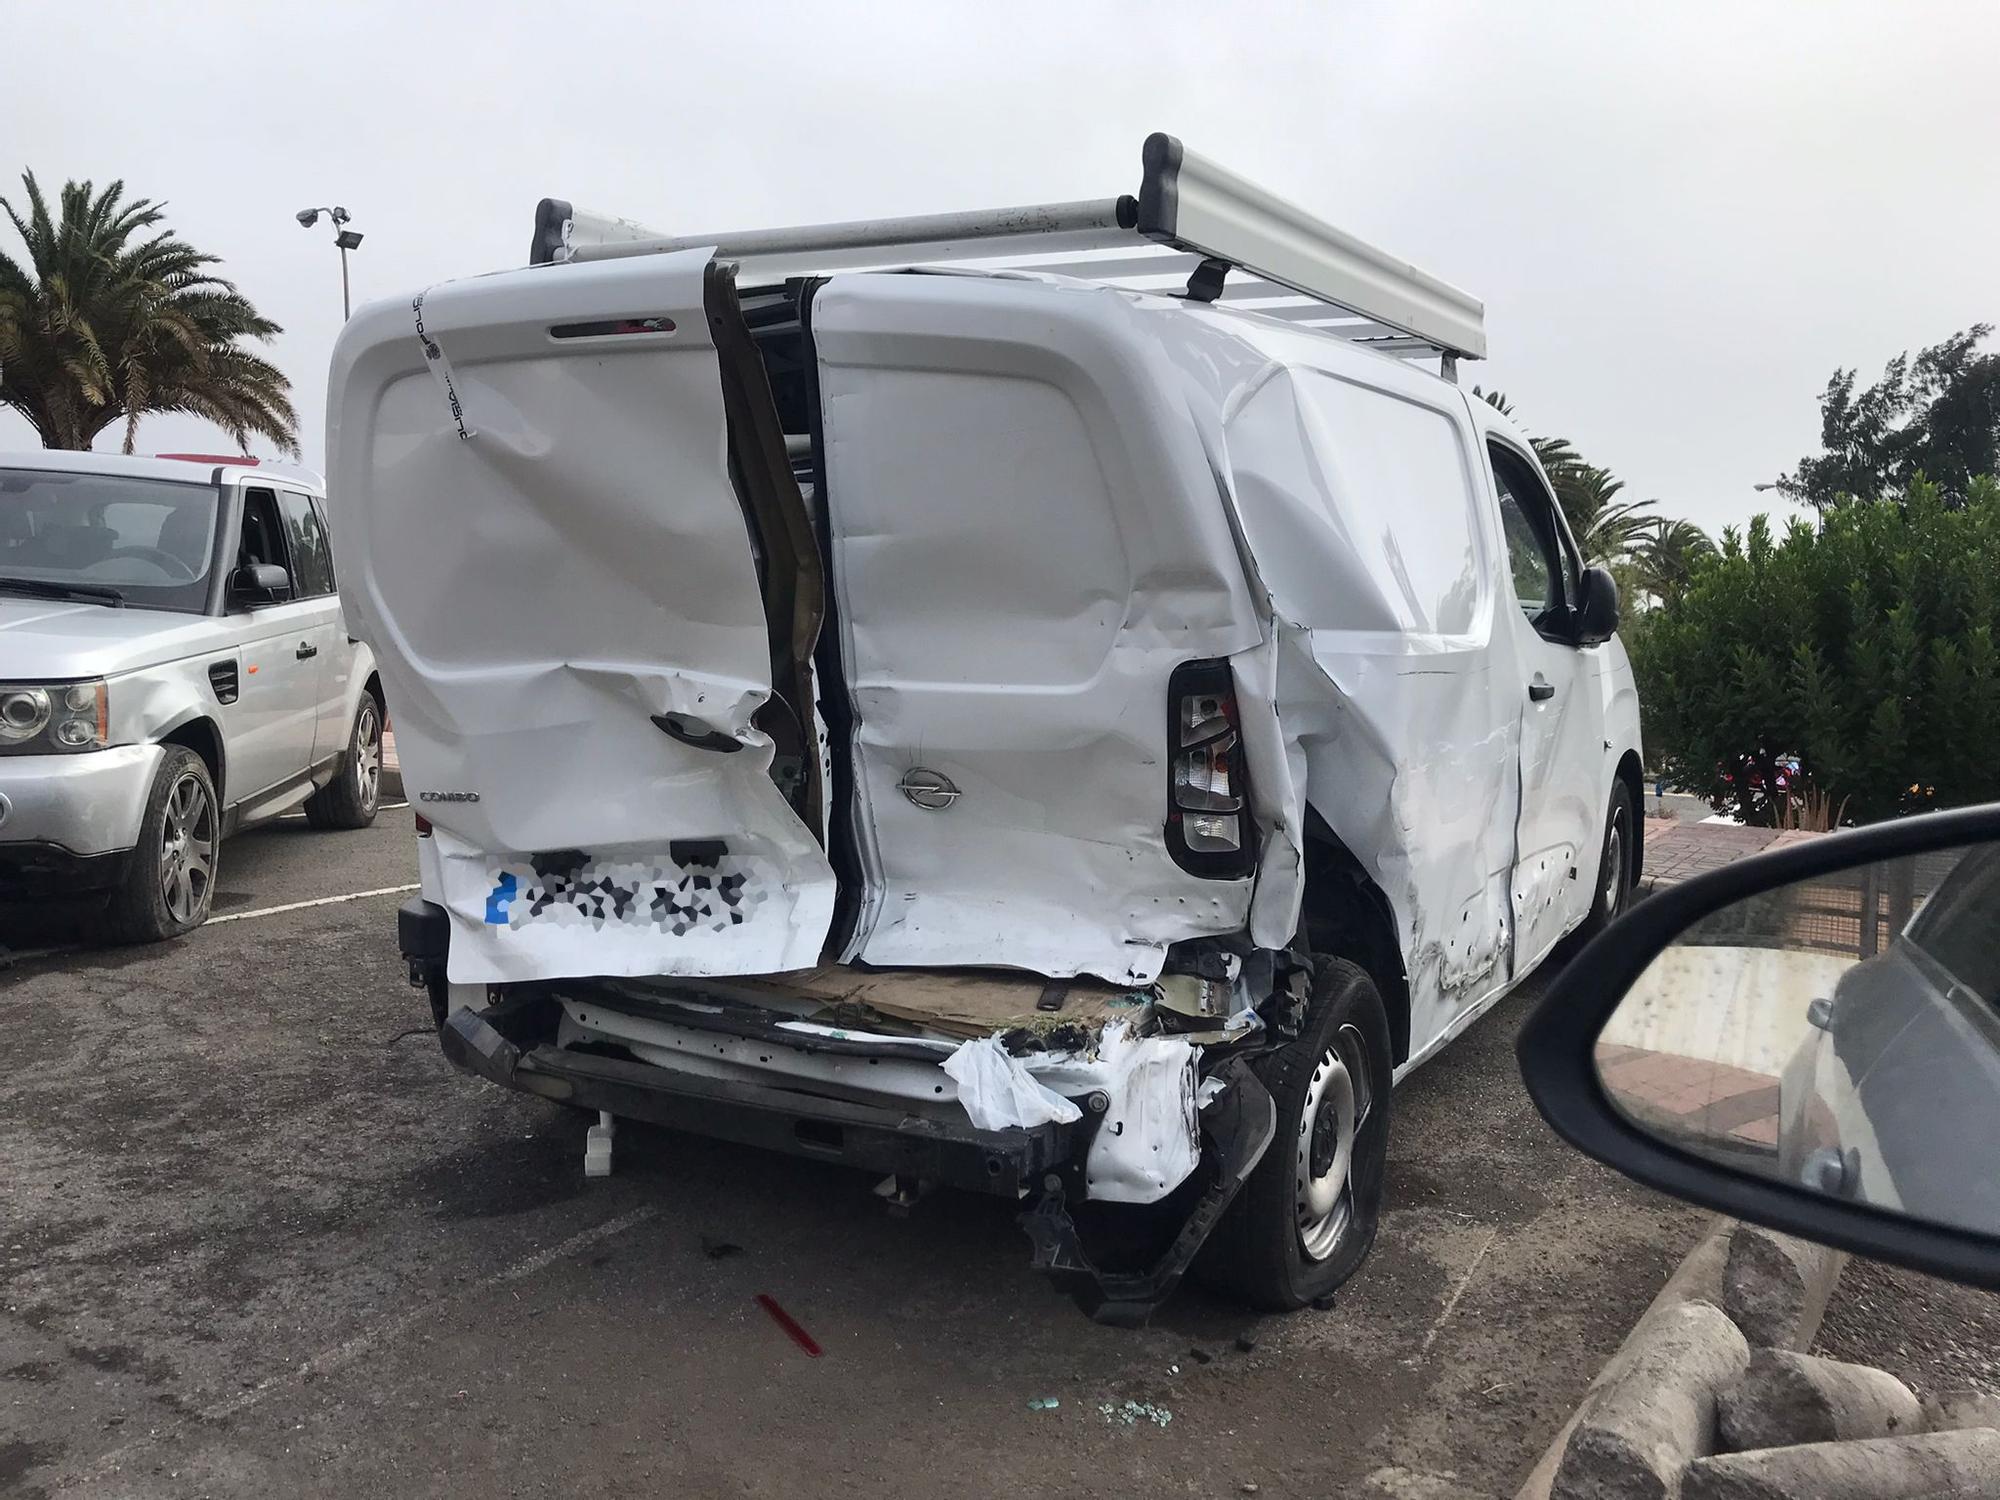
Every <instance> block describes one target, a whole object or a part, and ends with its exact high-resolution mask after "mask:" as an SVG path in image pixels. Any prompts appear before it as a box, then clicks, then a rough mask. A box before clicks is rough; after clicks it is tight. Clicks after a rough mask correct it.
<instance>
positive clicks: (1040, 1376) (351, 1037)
mask: <svg viewBox="0 0 2000 1500" xmlns="http://www.w3.org/2000/svg"><path fill="white" fill-rule="evenodd" d="M407 816H408V815H407V813H399V812H391V813H387V814H385V816H384V818H383V819H382V822H381V823H380V825H378V827H377V828H375V829H373V830H369V831H367V832H365V833H359V834H313V833H310V832H308V831H306V830H305V829H304V828H303V827H302V826H301V825H298V824H284V825H279V826H278V827H276V828H273V829H269V830H265V831H260V832H257V833H254V834H250V835H246V836H245V837H244V838H242V839H239V840H236V841H234V842H233V843H232V844H230V845H229V846H227V848H226V849H225V862H224V867H223V869H224V873H223V877H222V882H221V884H222V887H223V890H222V893H221V894H222V896H223V898H224V899H223V900H222V901H221V902H219V903H218V904H219V907H220V909H221V911H222V913H223V914H224V915H232V916H235V915H241V916H242V917H243V918H244V919H243V920H238V921H234V922H228V923H216V924H212V925H211V926H209V927H208V928H206V929H204V930H203V931H201V932H199V933H196V934H194V935H193V936H191V937H190V938H188V939H186V940H184V941H182V942H180V943H176V944H172V945H168V946H165V947H161V948H156V949H134V950H123V951H114V952H89V951H82V952H69V953H59V954H56V955H53V956H49V957H45V958H40V959H31V960H26V961H21V962H17V963H14V964H13V965H12V966H11V967H6V968H0V1027H4V1029H5V1034H6V1035H7V1037H8V1039H9V1043H10V1046H9V1059H10V1063H11V1066H10V1067H9V1068H8V1070H7V1072H6V1073H5V1075H4V1076H0V1205H4V1207H3V1208H0V1493H11V1494H18V1495H23V1496H36V1495H50V1494H90V1495H106V1496H119V1497H125V1496H134V1497H151V1496H195V1495H213V1496H239V1495H240V1496H263V1495H269V1494H286V1495H328V1496H331V1495H342V1496H350V1495H354V1494H360V1493H366V1494H370V1495H373V1496H377V1497H389V1496H401V1495H443V1496H467V1497H472V1496H477V1497H481V1500H484V1497H488V1496H495V1495H553V1494H571V1493H579V1492H581V1493H588V1494H591V1495H593V1496H618V1495H640V1494H645V1495H653V1494H657V1493H660V1492H662V1491H663V1490H667V1489H669V1488H671V1489H674V1490H677V1491H679V1492H682V1493H692V1494H701V1495H711V1494H714V1495H735V1496H766V1495H769V1496H781V1495H782V1496H791V1495H796V1494H799V1493H823V1494H848V1493H853V1494H866V1495H870V1496H901V1495H912V1496H916V1495H921V1496H926V1497H928V1496H934V1495H936V1494H939V1493H951V1494H954V1495H960V1496H977V1495H987V1494H1020V1493H1030V1492H1032V1493H1035V1494H1037V1495H1048V1496H1053V1495H1079V1496H1094V1495H1103V1496H1113V1495H1128V1494H1132V1493H1138V1492H1146V1493H1156V1494H1160V1495H1224V1494H1237V1493H1241V1492H1242V1490H1241V1486H1243V1485H1245V1484H1256V1485H1258V1486H1259V1493H1261V1494H1264V1495H1268V1496H1306V1495H1313V1496H1326V1495H1335V1496H1348V1495H1352V1496H1361V1497H1373V1496H1387V1497H1407V1496H1418V1497H1422V1500H1459V1497H1476V1496H1481V1495H1485V1496H1497V1495H1504V1494H1507V1493H1509V1492H1511V1490H1512V1488H1513V1487H1514V1485H1515V1484H1516V1483H1517V1482H1518V1481H1519V1479H1520V1478H1521V1476H1522V1475H1523V1474H1524V1472H1525V1471H1526V1469H1527V1468H1528V1467H1529V1465H1530V1464H1532V1462H1533V1461H1534V1459H1535V1457H1536V1456H1537V1454H1538V1453H1539V1451H1540V1449H1541V1448H1542V1446H1543V1445H1544V1444H1545V1443H1546V1442H1547V1441H1548V1439H1549V1437H1550V1436H1551V1435H1552V1434H1553V1433H1554V1432H1555V1430H1556V1429H1557V1428H1558V1427H1559V1426H1560V1424H1561V1423H1562V1422H1563V1420H1564V1419H1565V1418H1566V1417H1567V1415H1568V1413H1569V1411H1570V1409H1571V1407H1572V1406H1573V1405H1574V1403H1575V1401H1576V1399H1577V1398H1578V1396H1579V1395H1580V1394H1581V1393H1582V1391H1583V1388H1584V1386H1585V1385H1586V1384H1587V1383H1588V1382H1589V1380H1590V1379H1591V1377H1592V1376H1593V1375H1594V1374H1595V1373H1596V1371H1597V1369H1598V1367H1599V1365H1600V1364H1601V1363H1602V1361H1603V1359H1604V1358H1605V1357H1606V1355H1608V1354H1609V1353H1610V1351H1611V1350H1612V1349H1613V1348H1615V1347H1616V1346H1617V1344H1618V1343H1619V1341H1620V1340H1621V1339H1622V1338H1623V1337H1624V1335H1625V1333H1626V1331H1627V1329H1628V1328H1629V1327H1630V1325H1631V1322H1632V1320H1633V1319H1634V1317H1635V1316H1636V1315H1637V1314H1638V1312H1639V1311H1640V1310H1641V1309H1642V1308H1643V1307H1644V1306H1645V1305H1646V1303H1647V1301H1648V1300H1649V1299H1650V1298H1651V1297H1652V1295H1653V1294H1654V1292H1655V1291H1656V1290H1657V1289H1658V1287H1659V1285H1660V1282H1661V1281H1662V1279H1663V1278H1664V1277H1665V1276H1666V1274H1667V1273H1668V1271H1669V1270H1670V1269H1671V1268H1672V1266H1673V1265H1674V1264H1675V1262H1676V1261H1677V1260H1678V1259H1679V1257H1680V1256H1681V1254H1682V1253H1683V1252H1684V1251H1685V1250H1686V1249H1687V1247H1688V1246H1689V1245H1690V1244H1691V1243H1692V1242H1693V1240H1694V1239H1695V1237H1696V1235H1697V1233H1698V1231H1699V1228H1700V1226H1701V1224H1702V1222H1703V1219H1704V1216H1703V1215H1702V1214H1700V1213H1698V1212H1696V1211H1694V1210H1691V1209H1687V1208H1684V1207H1681V1206H1679V1205H1676V1204H1674V1203H1671V1202H1669V1201H1667V1200H1665V1199H1663V1198H1660V1197H1658V1196H1656V1195H1654V1194H1652V1193H1649V1192H1646V1191H1644V1190H1642V1189H1639V1188H1637V1187H1634V1186H1632V1185H1630V1184H1627V1183H1625V1182H1624V1181H1622V1180H1621V1179H1618V1178H1616V1177H1614V1176H1613V1175H1612V1174H1610V1173H1609V1172H1607V1171H1604V1170H1602V1169H1600V1168H1598V1167H1596V1166H1595V1165H1593V1164H1591V1163H1589V1162H1587V1161H1585V1160H1583V1159H1582V1158H1581V1157H1579V1156H1577V1155H1576V1154H1574V1153H1573V1152H1571V1151H1570V1150H1569V1149H1568V1148H1566V1147H1564V1146H1563V1145H1561V1143H1559V1142H1558V1141H1557V1140H1556V1139H1555V1138H1554V1137H1553V1136H1552V1135H1551V1134H1550V1133H1549V1132H1548V1131H1547V1129H1546V1128H1545V1127H1544V1126H1543V1125H1542V1124H1541V1122H1540V1120H1539V1118H1538V1117H1537V1116H1536V1115H1535V1114H1534V1112H1533V1109H1532V1107H1531V1106H1530V1105H1529V1104H1528V1102H1527V1100H1526V1098H1525V1096H1524V1095H1523V1094H1522V1091H1521V1088H1520V1085H1519V1081H1518V1077H1517V1075H1516V1073H1515V1070H1514V1065H1513V1059H1512V1054H1511V1047H1512V1042H1513V1037H1514V1034H1515V1031H1516V1029H1517V1027H1518V1024H1519V1020H1520V1017H1521V1016H1522V1014H1523V1013H1524V1011H1525V1009H1526V1006H1527V1003H1528V1000H1529V999H1530V998H1531V996H1532V994H1533V992H1534V991H1535V989H1536V986H1535V985H1534V984H1533V983H1532V982H1531V983H1530V985H1529V986H1527V987H1526V991H1527V992H1526V993H1524V994H1523V995H1521V996H1517V997H1515V998H1514V999H1511V1000H1510V1001H1508V1002H1507V1003H1506V1004H1504V1005H1503V1006H1502V1007H1501V1008H1500V1009H1498V1010H1497V1011H1496V1012H1494V1014H1493V1015H1491V1016H1490V1017H1488V1018H1487V1019H1486V1020H1484V1021H1483V1022H1482V1023H1481V1024H1479V1025H1478V1026H1476V1027H1475V1028H1473V1030H1472V1031H1471V1032H1470V1033H1469V1034H1468V1035H1466V1036H1465V1037H1464V1038H1462V1039H1461V1040H1460V1041H1459V1042H1457V1043H1456V1044H1454V1045H1453V1046H1452V1047H1451V1048H1450V1049H1449V1050H1448V1051H1447V1052H1446V1053H1445V1054H1444V1055H1443V1056H1441V1057H1440V1058H1439V1059H1438V1060H1437V1061H1435V1062H1433V1063H1432V1064H1431V1065H1429V1066H1428V1067H1426V1068H1425V1069H1424V1070H1422V1071H1421V1072H1420V1073H1418V1074H1417V1075H1416V1076H1415V1077H1414V1078H1412V1079H1411V1080H1410V1081H1409V1082H1408V1083H1406V1085H1405V1086H1404V1087H1403V1088H1402V1089H1401V1090H1399V1091H1398V1093H1397V1096H1396V1100H1395V1109H1396V1120H1395V1125H1394V1130H1393V1134H1392V1143H1391V1153H1392V1162H1391V1168H1390V1202H1389V1207H1388V1209H1387V1212H1386V1214H1385V1218H1384V1223H1383V1229H1382V1234H1381V1238H1380V1240H1379V1241H1378V1244H1377V1247H1376V1250H1375V1254H1374V1256H1373V1257H1372V1259H1371V1260H1370V1261H1369V1263H1368V1264H1367V1265H1366V1266H1365V1267H1364V1268H1363V1270H1362V1272H1361V1273H1360V1274H1359V1275H1358V1276H1357V1277H1356V1278H1355V1279H1354V1280H1353V1281H1352V1282H1350V1283H1349V1285H1348V1286H1347V1287H1346V1288H1345V1289H1344V1290H1343V1291H1342V1292H1341V1293H1340V1295H1339V1296H1338V1298H1337V1299H1336V1301H1335V1304H1334V1305H1333V1306H1332V1307H1331V1308H1330V1309H1324V1310H1314V1311H1308V1312H1305V1313H1301V1314H1298V1315H1295V1316H1292V1317H1288V1318H1276V1319H1265V1320H1261V1321H1259V1320H1255V1319H1252V1318H1251V1317H1249V1316H1247V1315H1246V1314H1245V1313H1243V1312H1242V1311H1241V1310H1240V1309H1237V1308H1235V1307H1232V1306H1230V1305H1228V1304H1226V1303H1223V1302H1220V1301H1217V1300H1215V1299H1213V1298H1210V1297H1208V1296H1207V1295H1205V1294H1204V1293H1202V1292H1201V1291H1199V1290H1198V1289H1191V1290H1188V1291H1186V1292H1184V1293H1183V1294H1181V1295H1180V1296H1179V1297H1177V1298H1176V1299H1175V1300H1174V1301H1173V1302H1172V1303H1171V1304H1170V1305H1169V1306H1168V1307H1167V1308H1166V1309H1165V1310H1164V1311H1163V1312H1162V1314H1161V1315H1160V1316H1159V1317H1158V1318H1157V1319H1156V1320H1155V1322H1154V1324H1153V1326H1152V1327H1150V1328H1148V1329H1145V1330H1141V1331H1138V1332H1129V1331H1119V1330H1111V1329H1103V1328H1098V1327H1095V1326H1093V1325H1092V1324H1090V1323H1089V1322H1087V1321H1086V1320H1084V1319H1083V1318H1082V1317H1081V1316H1080V1315H1079V1314H1078V1313H1076V1311H1075V1310H1074V1309H1073V1308H1072V1307H1071V1306H1070V1305H1069V1304H1068V1303H1067V1302H1066V1301H1064V1300H1062V1299H1060V1298H1059V1297H1057V1296H1056V1295H1055V1294H1053V1293H1052V1292H1051V1291H1050V1289H1049V1288H1048V1287H1047V1286H1046V1285H1045V1284H1044V1283H1043V1282H1041V1281H1040V1280H1039V1279H1038V1278H1036V1277H1035V1276H1033V1275H1032V1274H1031V1273H1030V1272H1029V1271H1028V1270H1027V1268H1026V1262H1027V1246H1026V1241H1025V1240H1024V1238H1023V1237H1022V1236H1021V1235H1020V1233H1019V1231H1018V1230H1017V1229H1016V1228H1015V1226H1014V1224H1013V1222H1012V1214H1011V1211H1010V1209H1009V1207H1008V1206H1007V1205H1005V1204H1002V1203H999V1202H996V1201H992V1200H986V1199H980V1198H974V1197H967V1196H960V1195H955V1194H948V1193H940V1194H938V1195H935V1196H934V1197H932V1198H930V1199H928V1200H926V1201H925V1202H924V1203H923V1204H922V1205H921V1206H920V1207H919V1208H918V1210H917V1211H916V1213H915V1214H914V1215H913V1216H912V1217H911V1218H909V1219H908V1220H900V1221H899V1220H895V1219H891V1218H889V1217H888V1216H886V1215H885V1214H884V1213H883V1212H882V1209H881V1207H880V1205H879V1203H877V1202H876V1201H875V1200H874V1199H873V1198H872V1197H871V1195H870V1194H869V1192H868V1188H869V1183H868V1182H866V1181H865V1180H862V1179H861V1178H860V1177H859V1176H858V1175H857V1174H854V1173H851V1172H846V1171H842V1170H838V1169H832V1168H828V1167H825V1166H822V1165H818V1164H814V1163H807V1162H801V1161H793V1160H790V1159H786V1158H778V1157H772V1156H767V1155H763V1154H760V1153H757V1152H753V1151H749V1150H745V1149H738V1148H735V1147H728V1146H720V1145H716V1144H712V1143H707V1142H704V1141H700V1140H697V1139H693V1138H689V1137H684V1136H676V1135H671V1134H668V1133H666V1132H661V1131H653V1130H647V1129H644V1128H641V1127H631V1126H628V1127H626V1128H625V1129H623V1130H621V1133H620V1136H619V1140H618V1148H617V1171H616V1175H615V1176H613V1177H612V1178H611V1179H609V1180H607V1181H601V1182H586V1181H585V1179H584V1178H583V1176H582V1172H581V1160H580V1158H581V1154H582V1145H583V1128H584V1124H585V1123H586V1122H585V1121H584V1120H583V1119H581V1118H580V1117H579V1116H577V1115H575V1114H572V1113H568V1112H565V1111H563V1110H561V1109H558V1108H556V1107H554V1106H551V1105H548V1104H546V1103H544V1102H541V1101H537V1100H532V1099H528V1098H524V1097H522V1096H518V1095H512V1094H507V1093H504V1092H502V1091H499V1090H497V1089H493V1088H491V1087H489V1086H487V1085H484V1084H482V1083H479V1082H476V1081H473V1080H470V1079H467V1078H463V1077H460V1076H459V1075H457V1074H455V1073H453V1072H452V1071H451V1070H450V1069H449V1068H448V1067H447V1066H446V1065H445V1064H444V1062H443V1061H442V1059H441V1058H440V1057H439V1056H438V1053H437V1050H436V1047H435V1045H434V1043H433V1042H432V1041H431V1040H430V1038H429V1037H428V1035H427V1034H426V1033H425V1031H424V1029H423V1022H424V1019H425V1011H424V1006H423V1002H422V1000H421V998H420V997H419V996H417V995H416V994H415V993H414V992H412V991H411V990H409V989H408V988H407V986H406V985H405V983H404V980H403V976H402V974H401V972H400V965H399V962H398V959H397V955H396V953H395V951H394V936H393V933H394V911H395V907H396V904H397V901H398V899H399V897H398V896H396V895H382V896H370V897H365V898H362V899H357V900H351V901H342V902H337V903H334V904H329V905H320V906H310V907H304V908H300V909H296V910H290V911H283V912H277V913H269V914H263V915H259V913H267V909H268V908H270V907H272V906H278V905H285V904H288V903H292V902H297V901H308V900H322V899H324V898H326V897H328V896H335V895H346V894H350V893H353V892H357V891H367V890H379V889H382V888H385V887H392V886H396V885H399V884H403V883H407V882H408V881H410V880H412V879H414V875H413V873H412V869H411V866H412V857H411V847H410V843H411V841H410V838H409V834H408V829H407V824H406V822H405V820H406V818H407ZM37 920H43V919H37ZM35 930H36V929H32V928H31V927H30V925H29V924H28V923H27V921H26V919H25V918H23V917H21V916H20V915H19V914H7V913H0V932H5V933H7V934H8V941H9V942H10V943H11V944H12V945H13V946H14V947H15V948H16V949H17V950H19V949H21V948H24V947H26V946H28V943H27V941H25V940H24V939H25V938H27V937H29V936H32V935H33V932H34V931H35ZM39 931H40V934H41V938H42V939H44V940H49V941H54V940H59V938H60V937H61V935H62V933H61V931H60V928H59V924H58V925H57V926H50V925H49V924H48V923H47V922H46V921H43V925H42V927H41V928H40V929H39ZM731 1246H733V1247H737V1248H735V1249H728V1248H724V1247H731ZM760 1293H762V1294H766V1295H769V1296H771V1297H773V1298H775V1299H776V1300H777V1301H778V1302H779V1303H781V1304H782V1305H783V1306H784V1307H785V1308H786V1309H787V1310H788V1311H789V1312H790V1313H791V1314H792V1315H793V1316H794V1317H796V1318H797V1319H798V1321H799V1322H800V1323H802V1324H803V1325H804V1326H805V1327H806V1328H807V1329H808V1330H809V1331H810V1333H811V1335H812V1336H813V1337H814V1338H815V1339H816V1340H817V1341H818V1342H819V1344H820V1345H822V1346H823V1348H824V1350H825V1353H824V1356H823V1357H821V1358H817V1359H813V1358H808V1357H806V1356H805V1355H804V1353H802V1352H801V1350H799V1349H798V1348H797V1347H795V1346H794V1345H793V1344H792V1343H791V1342H790V1341H788V1340H787V1339H786V1338H785V1337H784V1335H783V1334H782V1333H781V1332H780V1331H779V1329H778V1328H777V1327H776V1326H774V1324H773V1323H772V1321H771V1320H770V1319H769V1318H768V1317H766V1315H765V1314H764V1312H763V1311H762V1310H761V1309H760V1307H759V1305H758V1303H757V1302H756V1301H755V1300H754V1299H755V1297H756V1296H757V1294H760ZM1239 1336H1240V1337H1241V1339H1242V1341H1243V1343H1245V1344H1248V1345H1249V1346H1250V1347H1248V1348H1244V1347H1239V1343H1238V1340H1239ZM1044 1397H1054V1398H1055V1399H1056V1400H1057V1401H1058V1402H1059V1403H1060V1404H1059V1406H1057V1407H1055V1408H1054V1409H1049V1410H1032V1409H1030V1406H1029V1403H1030V1402H1031V1401H1033V1400H1035V1399H1037V1398H1044ZM1128 1402H1131V1403H1142V1404H1144V1405H1145V1406H1149V1407H1151V1408H1152V1409H1153V1410H1152V1411H1151V1412H1149V1411H1146V1410H1144V1409H1142V1408H1141V1406H1139V1405H1134V1406H1128V1405H1126V1403H1128ZM1106 1407H1109V1408H1110V1414H1109V1415H1108V1416H1107V1414H1106V1412H1105V1408H1106ZM1155 1413H1158V1414H1160V1415H1155ZM1168 1413H1170V1414H1171V1416H1170V1418H1168V1417H1166V1416H1165V1414H1168Z"/></svg>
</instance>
